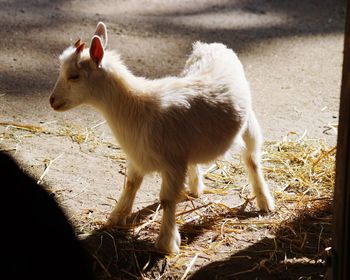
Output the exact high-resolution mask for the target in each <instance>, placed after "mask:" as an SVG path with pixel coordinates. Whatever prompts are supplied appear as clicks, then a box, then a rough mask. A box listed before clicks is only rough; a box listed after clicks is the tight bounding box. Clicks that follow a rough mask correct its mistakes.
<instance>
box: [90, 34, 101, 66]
mask: <svg viewBox="0 0 350 280" xmlns="http://www.w3.org/2000/svg"><path fill="white" fill-rule="evenodd" d="M103 53H104V50H103V47H102V43H101V39H100V38H99V37H98V36H94V37H93V38H92V41H91V47H90V57H91V59H92V60H93V61H95V62H96V64H97V65H99V64H100V63H101V60H102V58H103Z"/></svg>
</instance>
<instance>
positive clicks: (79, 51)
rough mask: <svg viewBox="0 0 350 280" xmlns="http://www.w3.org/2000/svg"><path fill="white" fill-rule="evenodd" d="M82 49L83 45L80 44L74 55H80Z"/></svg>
mask: <svg viewBox="0 0 350 280" xmlns="http://www.w3.org/2000/svg"><path fill="white" fill-rule="evenodd" d="M74 46H75V45H74ZM84 48H85V43H80V45H79V46H77V47H76V49H75V53H76V54H80V53H81V52H82V51H83V50H84Z"/></svg>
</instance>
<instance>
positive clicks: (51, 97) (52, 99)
mask: <svg viewBox="0 0 350 280" xmlns="http://www.w3.org/2000/svg"><path fill="white" fill-rule="evenodd" d="M54 102H55V97H53V96H50V104H51V105H52V104H53V103H54Z"/></svg>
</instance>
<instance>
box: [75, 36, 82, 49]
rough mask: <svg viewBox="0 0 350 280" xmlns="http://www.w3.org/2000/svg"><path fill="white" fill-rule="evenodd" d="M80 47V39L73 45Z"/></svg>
mask: <svg viewBox="0 0 350 280" xmlns="http://www.w3.org/2000/svg"><path fill="white" fill-rule="evenodd" d="M80 45H81V40H80V38H79V39H78V40H77V41H76V42H75V43H74V47H75V48H77V47H79V46H80Z"/></svg>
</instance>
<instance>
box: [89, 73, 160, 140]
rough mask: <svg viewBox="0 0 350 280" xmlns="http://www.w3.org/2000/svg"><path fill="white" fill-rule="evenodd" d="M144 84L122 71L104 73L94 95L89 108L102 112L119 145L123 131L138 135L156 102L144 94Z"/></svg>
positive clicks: (145, 84)
mask: <svg viewBox="0 0 350 280" xmlns="http://www.w3.org/2000/svg"><path fill="white" fill-rule="evenodd" d="M147 84H148V81H147V80H145V79H143V78H140V77H136V76H134V75H133V74H132V73H131V72H129V71H128V70H127V69H126V68H125V69H123V68H122V69H119V71H116V70H114V71H110V72H107V75H106V79H105V82H104V83H103V86H102V88H101V89H100V91H101V92H100V93H99V92H96V93H97V96H96V95H95V96H96V98H95V100H94V102H93V104H92V105H93V106H94V107H97V109H98V110H99V111H101V112H102V114H103V115H104V117H105V118H106V120H107V121H108V123H109V125H110V126H111V128H112V130H113V131H114V133H115V134H117V135H116V136H117V138H119V139H118V140H121V141H122V139H120V137H123V134H125V128H128V130H130V131H134V132H136V131H138V129H139V128H140V126H141V125H142V123H143V122H144V119H145V116H146V115H147V112H148V111H149V109H148V108H149V106H150V104H152V103H154V102H156V101H155V100H153V98H151V96H150V95H148V94H145V90H146V87H147ZM151 106H152V105H151Z"/></svg>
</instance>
